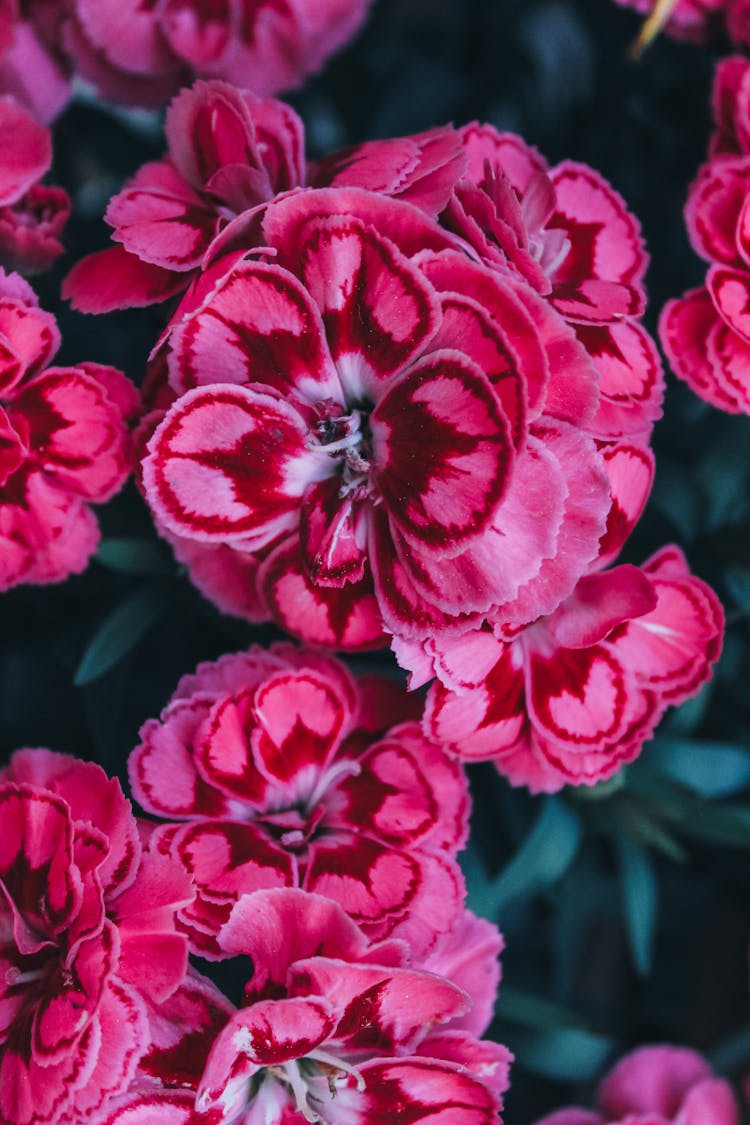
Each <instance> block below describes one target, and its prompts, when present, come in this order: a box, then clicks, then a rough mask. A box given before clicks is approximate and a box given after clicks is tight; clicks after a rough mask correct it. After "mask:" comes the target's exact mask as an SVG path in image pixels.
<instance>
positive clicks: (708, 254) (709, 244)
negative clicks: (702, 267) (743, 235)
mask: <svg viewBox="0 0 750 1125" xmlns="http://www.w3.org/2000/svg"><path fill="white" fill-rule="evenodd" d="M749 186H750V164H749V163H748V161H747V160H722V161H719V162H712V163H709V164H704V165H703V167H702V168H701V170H700V172H699V173H698V178H697V180H696V181H695V183H694V184H693V185H692V187H691V189H690V194H689V196H688V201H687V203H686V205H685V223H686V225H687V229H688V234H689V235H690V241H691V243H692V244H693V248H694V250H695V251H696V253H698V254H700V255H701V257H702V258H705V260H706V261H707V262H714V261H718V262H721V264H722V265H725V266H735V265H739V264H740V263H741V259H740V258H739V255H738V243H737V235H738V231H737V223H738V220H739V218H740V214H741V212H742V208H743V204H744V202H745V197H746V195H747V191H748V187H749Z"/></svg>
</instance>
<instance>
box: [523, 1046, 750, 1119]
mask: <svg viewBox="0 0 750 1125" xmlns="http://www.w3.org/2000/svg"><path fill="white" fill-rule="evenodd" d="M635 1121H638V1122H640V1121H643V1122H644V1125H645V1123H646V1122H648V1125H683V1123H684V1125H688V1123H690V1125H693V1122H695V1125H699V1123H700V1125H702V1123H703V1122H706V1125H707V1123H708V1122H709V1121H710V1122H711V1125H738V1122H739V1111H738V1109H737V1103H736V1101H735V1099H734V1095H733V1094H732V1090H731V1087H730V1086H729V1083H728V1082H725V1081H723V1080H722V1079H720V1078H715V1077H714V1075H713V1073H712V1072H711V1069H710V1067H709V1066H708V1064H707V1063H706V1061H705V1059H703V1058H701V1056H700V1055H698V1054H696V1052H695V1051H689V1050H686V1049H685V1048H681V1047H666V1046H664V1047H641V1048H640V1050H637V1051H634V1052H633V1053H632V1054H630V1055H627V1056H626V1057H625V1058H624V1059H622V1060H621V1061H620V1062H619V1063H618V1064H617V1066H615V1068H614V1069H613V1070H612V1071H610V1073H609V1074H608V1075H607V1077H606V1078H605V1079H604V1081H603V1082H602V1084H601V1086H600V1088H599V1096H598V1098H597V1109H596V1110H586V1109H572V1108H571V1109H561V1110H559V1111H558V1112H557V1113H553V1114H552V1115H551V1116H550V1117H545V1118H544V1120H543V1121H538V1122H537V1125H626V1123H627V1122H635Z"/></svg>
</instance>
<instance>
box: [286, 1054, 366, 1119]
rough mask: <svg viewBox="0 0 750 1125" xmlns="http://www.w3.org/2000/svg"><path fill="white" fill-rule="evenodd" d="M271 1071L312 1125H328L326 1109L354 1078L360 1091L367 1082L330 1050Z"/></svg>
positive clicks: (296, 1060) (354, 1068)
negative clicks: (329, 1052) (331, 1053)
mask: <svg viewBox="0 0 750 1125" xmlns="http://www.w3.org/2000/svg"><path fill="white" fill-rule="evenodd" d="M267 1072H268V1073H269V1074H272V1075H273V1076H274V1078H276V1079H277V1080H278V1081H279V1082H280V1083H281V1084H282V1085H284V1086H285V1087H286V1088H287V1090H288V1091H289V1093H290V1094H291V1095H292V1097H293V1098H294V1106H295V1109H296V1110H297V1112H298V1113H300V1114H301V1115H302V1117H304V1119H305V1121H309V1122H311V1125H327V1122H328V1120H329V1119H328V1117H327V1116H326V1106H327V1105H330V1104H331V1102H332V1101H333V1100H334V1098H335V1097H336V1095H337V1093H338V1091H339V1089H341V1087H343V1086H346V1085H347V1084H348V1082H349V1079H350V1078H351V1077H353V1078H354V1079H355V1081H356V1083H357V1089H358V1090H364V1088H365V1082H364V1079H363V1077H362V1075H361V1074H360V1073H359V1071H358V1070H357V1068H356V1067H354V1066H351V1065H350V1064H349V1063H345V1062H344V1061H343V1060H342V1059H339V1058H337V1057H336V1056H335V1055H330V1054H328V1052H327V1051H311V1052H310V1054H309V1055H305V1057H304V1058H302V1059H295V1060H294V1061H293V1062H287V1063H282V1064H281V1065H280V1066H269V1067H268V1068H267Z"/></svg>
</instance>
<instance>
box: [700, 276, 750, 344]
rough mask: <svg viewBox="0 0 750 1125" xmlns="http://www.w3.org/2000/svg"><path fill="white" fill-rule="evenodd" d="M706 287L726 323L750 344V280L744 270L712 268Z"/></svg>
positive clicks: (707, 277)
mask: <svg viewBox="0 0 750 1125" xmlns="http://www.w3.org/2000/svg"><path fill="white" fill-rule="evenodd" d="M706 287H707V289H708V291H709V293H710V294H711V297H712V299H713V302H714V304H715V305H716V308H717V310H718V312H719V313H720V315H721V316H722V317H723V319H724V321H725V322H726V323H727V324H728V325H729V327H730V328H731V329H733V331H735V332H737V333H738V335H739V336H740V337H741V338H742V340H743V342H744V343H750V279H748V275H747V272H745V271H743V270H735V269H728V268H724V267H722V266H712V267H711V269H710V270H709V271H708V274H707V275H706Z"/></svg>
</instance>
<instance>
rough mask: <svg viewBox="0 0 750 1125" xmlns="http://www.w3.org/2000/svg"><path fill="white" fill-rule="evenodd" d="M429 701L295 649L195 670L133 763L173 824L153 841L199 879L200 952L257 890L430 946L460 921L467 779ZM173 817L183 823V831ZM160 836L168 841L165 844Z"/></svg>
mask: <svg viewBox="0 0 750 1125" xmlns="http://www.w3.org/2000/svg"><path fill="white" fill-rule="evenodd" d="M420 709H421V708H420V704H419V701H417V700H416V699H414V698H412V697H409V696H408V695H407V694H406V693H405V692H403V691H402V690H400V689H397V688H396V686H395V685H389V684H388V683H387V682H385V681H380V680H378V679H377V678H374V677H369V678H363V679H361V680H359V681H357V680H354V679H353V678H352V677H351V676H350V675H349V673H348V672H347V670H346V669H345V667H344V666H343V665H342V664H340V663H339V662H338V661H336V660H332V659H329V658H327V657H323V656H321V655H320V654H318V653H315V652H312V651H305V650H304V649H296V648H294V647H293V646H291V645H277V646H275V647H274V648H272V649H271V650H270V651H265V650H263V649H260V648H253V649H251V650H250V651H249V652H247V653H238V654H237V655H235V656H226V657H223V658H222V659H221V660H219V661H218V662H217V663H216V664H204V665H201V666H200V667H199V668H198V670H197V671H196V673H195V675H194V676H187V677H185V678H184V679H183V680H182V681H181V682H180V684H179V686H178V688H177V691H176V692H175V694H174V696H173V697H172V700H171V702H170V703H169V705H168V706H167V708H166V709H165V711H164V713H163V714H162V716H161V719H159V720H150V721H149V722H148V723H146V725H145V726H144V727H143V730H142V731H141V743H140V745H139V746H138V748H137V749H136V750H135V751H134V752H133V754H132V755H131V759H130V776H131V783H132V786H133V792H134V793H135V795H136V797H137V798H138V800H139V801H140V803H141V804H142V805H143V807H144V808H145V809H146V810H148V812H150V813H153V814H155V815H156V816H159V817H162V818H168V819H169V821H171V823H170V824H168V825H165V826H163V827H161V828H157V829H156V830H155V835H154V844H155V846H158V847H159V848H160V849H161V850H163V851H166V852H169V854H172V855H174V856H175V857H178V858H179V859H180V861H181V862H182V863H184V864H185V866H186V867H187V868H188V870H189V871H190V873H191V874H192V876H193V878H194V880H195V884H196V889H197V897H196V900H195V903H194V904H192V905H191V906H190V907H188V908H186V909H185V910H184V911H183V912H182V914H181V919H182V924H183V926H184V927H185V928H186V929H187V931H188V932H189V934H190V936H191V941H192V943H193V946H194V948H195V950H196V951H197V952H200V953H202V954H203V955H204V956H210V957H216V956H219V955H220V950H219V948H218V946H217V944H216V935H217V933H218V931H219V928H220V926H221V925H222V924H223V923H224V922H225V921H226V919H227V917H228V915H229V912H230V910H231V908H232V906H233V904H234V903H235V902H236V901H237V899H238V898H240V897H241V896H242V895H243V894H246V893H248V892H250V891H254V890H258V889H262V888H267V887H283V886H300V887H304V888H305V889H306V890H309V891H314V892H316V893H319V894H323V895H326V896H327V897H328V898H331V899H333V900H334V901H336V902H338V903H340V905H341V906H342V907H343V909H344V910H346V912H347V913H348V914H349V915H351V916H352V917H353V918H354V919H355V920H356V921H357V922H358V923H359V924H360V925H362V926H363V927H364V928H365V929H366V931H367V932H368V933H369V934H372V935H375V936H383V935H385V934H390V933H396V934H398V935H399V936H401V937H405V938H407V939H408V940H409V941H410V942H411V944H412V946H413V947H414V948H415V949H419V950H423V949H428V948H430V947H432V946H434V945H435V943H436V942H437V940H438V937H439V935H440V934H444V933H446V932H447V931H448V930H449V929H450V928H451V926H453V924H454V922H455V921H456V919H457V918H458V916H459V915H460V912H461V909H462V904H463V880H462V878H461V875H460V871H459V869H458V866H457V864H456V861H455V855H456V851H457V849H458V848H459V847H461V846H463V843H464V839H465V834H466V816H467V805H468V794H467V788H466V781H465V778H464V776H463V772H462V770H461V768H460V767H459V766H458V764H457V763H454V762H451V761H450V760H449V759H447V758H446V756H445V755H444V754H443V752H442V751H441V750H439V749H438V748H437V747H435V746H433V745H432V744H431V743H429V742H428V741H427V740H426V739H425V738H424V736H423V735H422V733H421V731H420V728H419V725H418V724H417V723H416V722H413V721H402V720H405V719H411V717H412V716H416V714H417V713H418V711H419V710H420ZM175 822H185V823H183V824H179V823H175ZM156 841H158V844H157V843H156Z"/></svg>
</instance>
